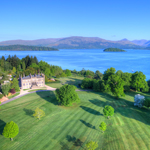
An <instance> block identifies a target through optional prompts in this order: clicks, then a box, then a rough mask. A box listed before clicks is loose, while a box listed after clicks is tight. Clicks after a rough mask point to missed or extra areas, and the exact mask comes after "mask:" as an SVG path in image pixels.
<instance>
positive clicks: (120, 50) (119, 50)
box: [104, 48, 126, 52]
mask: <svg viewBox="0 0 150 150" xmlns="http://www.w3.org/2000/svg"><path fill="white" fill-rule="evenodd" d="M104 52H126V51H125V50H122V49H119V48H106V49H104Z"/></svg>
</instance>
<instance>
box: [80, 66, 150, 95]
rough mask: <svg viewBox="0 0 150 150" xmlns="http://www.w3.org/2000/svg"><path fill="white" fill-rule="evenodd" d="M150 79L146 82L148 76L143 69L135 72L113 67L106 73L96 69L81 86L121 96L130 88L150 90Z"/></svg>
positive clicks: (142, 90)
mask: <svg viewBox="0 0 150 150" xmlns="http://www.w3.org/2000/svg"><path fill="white" fill-rule="evenodd" d="M149 87H150V80H149V81H147V82H146V76H145V75H144V74H143V73H142V72H141V71H136V72H135V73H128V72H122V71H121V70H118V71H117V72H116V70H115V68H113V67H111V68H109V69H107V70H106V71H105V72H104V74H102V73H100V72H99V71H96V72H95V74H94V75H93V76H91V77H89V76H87V77H86V78H85V79H84V80H83V81H82V84H81V88H84V89H93V90H95V91H99V92H112V94H113V95H114V96H115V97H116V98H119V97H121V96H125V92H128V91H129V90H130V89H133V90H135V91H141V92H149Z"/></svg>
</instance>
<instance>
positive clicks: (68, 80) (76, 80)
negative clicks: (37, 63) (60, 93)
mask: <svg viewBox="0 0 150 150" xmlns="http://www.w3.org/2000/svg"><path fill="white" fill-rule="evenodd" d="M83 79H84V77H82V76H77V75H76V76H75V75H72V76H70V77H62V78H58V80H59V81H60V83H55V82H48V83H46V85H48V86H50V87H53V88H60V87H61V86H62V85H64V84H71V85H75V86H77V87H78V84H80V83H81V82H82V80H83Z"/></svg>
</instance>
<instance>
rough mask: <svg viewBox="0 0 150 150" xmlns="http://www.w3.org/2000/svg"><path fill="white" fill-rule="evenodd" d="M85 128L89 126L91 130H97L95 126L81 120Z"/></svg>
mask: <svg viewBox="0 0 150 150" xmlns="http://www.w3.org/2000/svg"><path fill="white" fill-rule="evenodd" d="M80 121H81V122H82V123H83V124H84V125H85V126H87V127H89V128H91V129H96V128H95V126H93V125H92V124H90V123H87V122H86V121H84V120H80Z"/></svg>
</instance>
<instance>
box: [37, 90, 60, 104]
mask: <svg viewBox="0 0 150 150" xmlns="http://www.w3.org/2000/svg"><path fill="white" fill-rule="evenodd" d="M54 92H55V91H46V92H36V94H37V95H39V96H40V97H41V98H42V99H44V100H46V101H48V102H50V103H53V104H54V105H60V104H59V103H58V101H57V99H56V96H55V93H54Z"/></svg>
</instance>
